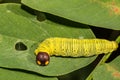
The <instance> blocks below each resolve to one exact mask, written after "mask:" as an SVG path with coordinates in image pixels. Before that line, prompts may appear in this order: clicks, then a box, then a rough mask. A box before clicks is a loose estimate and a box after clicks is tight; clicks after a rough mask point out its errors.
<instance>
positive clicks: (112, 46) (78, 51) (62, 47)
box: [35, 37, 118, 65]
mask: <svg viewBox="0 0 120 80" xmlns="http://www.w3.org/2000/svg"><path fill="white" fill-rule="evenodd" d="M117 48H118V44H117V43H116V42H115V41H108V40H106V39H71V38H57V37H54V38H48V39H45V40H44V41H43V42H41V43H40V44H39V45H38V48H37V49H36V50H35V54H36V55H37V56H36V61H37V64H38V65H48V64H49V60H50V56H53V55H55V56H70V57H80V56H84V57H88V56H93V55H98V54H102V53H104V54H107V53H109V52H113V51H114V50H116V49H117Z"/></svg>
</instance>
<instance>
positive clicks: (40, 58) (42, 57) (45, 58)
mask: <svg viewBox="0 0 120 80" xmlns="http://www.w3.org/2000/svg"><path fill="white" fill-rule="evenodd" d="M49 62H50V56H49V55H48V53H46V52H39V53H38V54H37V56H36V63H37V64H38V65H41V66H46V65H48V64H49Z"/></svg>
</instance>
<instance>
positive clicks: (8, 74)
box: [0, 68, 58, 80]
mask: <svg viewBox="0 0 120 80" xmlns="http://www.w3.org/2000/svg"><path fill="white" fill-rule="evenodd" d="M3 79H4V80H58V79H57V78H50V77H42V76H40V75H37V74H32V72H22V71H17V70H12V69H5V68H0V80H3Z"/></svg>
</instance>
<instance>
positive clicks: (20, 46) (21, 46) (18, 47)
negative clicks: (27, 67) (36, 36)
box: [15, 42, 27, 51]
mask: <svg viewBox="0 0 120 80" xmlns="http://www.w3.org/2000/svg"><path fill="white" fill-rule="evenodd" d="M15 49H16V50H18V51H23V50H27V46H26V45H25V44H24V43H23V42H17V43H16V44H15Z"/></svg>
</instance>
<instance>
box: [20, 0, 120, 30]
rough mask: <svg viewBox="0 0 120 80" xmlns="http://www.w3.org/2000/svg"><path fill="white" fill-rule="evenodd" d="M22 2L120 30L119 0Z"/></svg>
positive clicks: (92, 23)
mask: <svg viewBox="0 0 120 80" xmlns="http://www.w3.org/2000/svg"><path fill="white" fill-rule="evenodd" d="M22 3H23V4H25V5H27V6H29V7H31V8H33V9H36V10H39V11H43V12H46V13H50V14H54V15H57V16H60V17H64V18H67V19H70V20H72V21H76V22H80V23H84V24H88V25H93V26H97V27H103V28H108V29H115V30H120V1H119V0H36V1H34V0H29V1H28V0H22Z"/></svg>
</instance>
